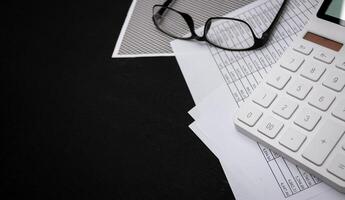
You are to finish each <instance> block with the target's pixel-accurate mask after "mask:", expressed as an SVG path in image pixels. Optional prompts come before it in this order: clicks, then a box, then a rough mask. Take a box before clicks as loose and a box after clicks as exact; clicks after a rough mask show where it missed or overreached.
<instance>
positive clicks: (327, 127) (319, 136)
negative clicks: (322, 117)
mask: <svg viewBox="0 0 345 200" xmlns="http://www.w3.org/2000/svg"><path fill="white" fill-rule="evenodd" d="M344 131H345V128H344V127H343V126H340V125H338V124H336V123H334V122H332V121H327V122H326V123H325V124H324V125H323V126H322V127H321V128H320V130H319V131H318V132H317V133H316V135H315V136H314V138H313V139H312V140H311V142H310V143H309V144H308V146H307V147H306V149H305V150H304V152H303V154H302V155H303V157H304V158H306V159H307V160H309V161H310V162H312V163H314V164H315V165H318V166H321V165H322V164H323V162H324V161H325V160H326V158H327V156H328V155H329V154H330V152H331V151H332V149H333V148H334V146H335V145H336V144H337V142H338V141H339V139H340V138H341V136H342V135H343V134H344Z"/></svg>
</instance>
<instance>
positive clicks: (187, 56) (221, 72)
mask: <svg viewBox="0 0 345 200" xmlns="http://www.w3.org/2000/svg"><path fill="white" fill-rule="evenodd" d="M281 2H282V1H280V0H270V1H263V0H259V1H257V2H255V3H253V4H250V5H248V6H246V7H244V8H242V9H239V10H237V11H235V12H233V13H231V14H229V15H228V17H236V18H240V19H243V20H245V21H247V22H248V23H249V24H250V25H251V26H252V27H253V29H254V32H255V33H256V35H258V36H260V35H261V33H262V32H263V31H265V30H266V29H267V27H268V26H269V25H270V23H271V21H272V19H273V18H274V16H275V14H276V13H277V10H278V9H279V7H280V4H281ZM318 3H319V1H317V0H290V1H288V3H287V7H286V8H285V9H284V12H283V14H282V16H281V17H280V20H279V22H278V24H277V26H276V27H275V30H274V32H273V35H272V37H271V39H270V41H269V44H268V45H266V46H265V47H264V48H262V49H260V50H253V51H246V52H232V51H224V50H221V49H219V48H214V47H212V46H210V45H208V44H201V43H196V42H188V41H178V40H176V41H174V42H172V43H171V44H172V47H173V50H174V53H175V55H176V58H177V60H178V62H179V65H180V67H181V70H182V72H183V75H184V77H185V79H186V82H187V84H188V87H189V89H190V91H191V93H192V96H193V98H194V101H195V102H196V104H197V109H196V110H197V112H198V116H200V118H199V117H198V119H196V122H195V123H194V124H193V125H191V128H193V130H194V131H195V132H198V133H200V132H202V135H204V136H205V137H204V140H205V138H208V139H207V140H206V141H205V143H206V144H207V143H210V141H212V142H211V143H212V144H213V145H212V146H213V147H215V148H213V149H218V150H216V152H217V153H216V155H217V154H218V155H217V156H218V158H219V159H220V160H221V163H222V165H223V168H224V170H225V172H228V173H229V174H230V175H229V176H228V180H229V183H230V184H231V186H232V188H233V191H234V194H235V196H236V197H243V196H240V194H241V193H240V192H236V189H234V188H238V190H241V186H242V188H247V189H249V187H246V186H248V185H253V183H255V181H257V180H259V182H257V187H258V188H260V183H262V185H261V189H264V188H265V187H272V188H271V190H270V191H266V190H263V191H265V192H263V193H261V194H262V196H260V195H258V194H246V195H247V197H262V198H265V196H266V197H267V196H271V197H273V198H276V199H306V198H311V197H312V196H316V195H317V196H319V197H320V192H321V193H322V192H325V191H330V192H329V193H327V194H328V195H335V196H337V195H338V193H337V192H335V191H334V190H333V189H331V188H329V187H328V186H326V185H325V184H323V183H322V182H321V181H320V180H319V179H317V178H316V177H314V176H312V175H311V174H309V173H306V172H305V171H303V170H301V169H300V168H298V167H296V166H295V165H293V164H291V163H289V162H288V161H286V160H285V159H284V158H282V157H281V156H280V155H278V154H276V153H275V152H273V151H271V150H270V149H268V148H265V147H264V146H262V145H260V144H257V143H254V142H252V141H250V140H249V139H248V138H245V139H244V138H243V137H244V136H242V135H241V136H240V133H238V132H237V131H236V130H234V127H232V126H225V127H224V126H221V124H219V121H221V120H219V121H218V120H217V118H219V116H217V115H212V112H213V113H215V112H214V110H216V108H214V110H209V111H208V112H207V106H203V107H201V106H199V104H200V103H202V104H206V103H204V102H203V100H204V99H205V97H206V96H208V95H209V94H210V93H212V91H214V90H216V88H218V87H219V86H222V85H223V86H225V87H226V88H227V89H226V93H227V94H228V95H229V96H231V101H230V100H229V101H228V103H229V102H233V103H234V104H235V107H234V108H232V110H231V109H230V110H227V111H229V113H230V114H231V113H233V112H234V109H235V108H236V107H238V106H240V105H241V102H243V101H244V100H245V99H246V98H247V97H248V96H249V95H250V94H251V93H252V91H253V90H254V89H255V88H256V86H257V85H258V84H259V83H260V81H261V80H262V79H263V78H264V77H265V76H266V74H267V73H268V72H269V71H270V69H271V68H272V65H273V64H274V63H275V62H276V61H277V60H278V59H279V58H280V56H281V55H282V54H283V53H284V51H285V49H286V48H287V47H288V46H289V44H291V42H292V41H293V39H294V37H295V36H296V35H297V33H298V32H299V31H301V30H302V29H303V27H304V26H305V24H306V23H307V22H308V20H309V18H310V17H311V16H312V14H313V13H314V12H315V9H316V7H317V6H318ZM240 31H241V30H236V28H231V30H230V29H227V28H226V26H219V32H222V33H224V37H223V39H222V42H227V40H230V39H231V40H236V41H237V42H238V43H239V44H241V43H243V42H245V41H244V40H241V32H240ZM197 33H199V34H201V33H202V29H201V30H198V31H197ZM215 101H216V100H214V102H212V103H214V104H217V103H216V102H215ZM219 101H220V100H219ZM220 104H221V103H218V105H219V106H220ZM206 105H208V106H209V105H210V104H206ZM209 107H212V106H209ZM205 110H206V111H205ZM223 110H224V109H223ZM219 112H221V110H219ZM219 112H218V114H219ZM205 113H207V114H205ZM205 116H206V117H205ZM207 116H208V117H207ZM210 116H212V118H211V117H210ZM224 116H226V117H230V118H228V122H227V123H226V122H224V121H223V122H224V123H226V124H229V123H232V121H231V117H232V115H226V114H225V113H224ZM203 119H204V120H203ZM212 119H213V120H212ZM201 122H203V123H201ZM210 122H214V124H212V123H210ZM211 125H213V126H211ZM217 126H218V127H222V128H224V129H223V130H220V129H217V130H218V132H217V131H216V130H213V129H212V127H217ZM238 137H241V139H239V138H238ZM239 141H242V142H244V141H245V142H246V144H244V143H240V145H235V144H234V143H236V142H239ZM219 149H221V150H219ZM234 151H235V152H241V151H243V152H244V153H243V154H245V157H246V158H245V160H246V159H249V160H255V161H256V162H254V163H250V164H254V165H255V167H253V166H252V167H250V165H246V164H248V162H246V161H245V160H243V158H242V159H240V160H241V161H240V162H238V163H235V164H234V163H231V162H234V160H236V159H237V160H239V157H240V156H239V155H238V153H237V154H234V153H233V152H234ZM258 157H260V158H258ZM230 158H231V159H230ZM229 163H230V164H229ZM229 165H230V166H231V167H229V168H227V166H229ZM224 166H225V167H224ZM242 168H245V169H246V172H245V173H246V174H251V175H252V176H251V177H247V178H248V179H245V178H242V179H241V178H237V180H236V181H233V179H234V177H236V173H237V172H238V171H240V169H242ZM235 169H237V171H236V170H235ZM260 172H261V173H262V174H258V173H260ZM263 174H264V176H263ZM229 177H230V178H229ZM249 180H251V182H249ZM232 182H234V183H236V186H234V185H233V184H232ZM248 182H249V183H248ZM239 185H241V186H239ZM233 186H234V187H233ZM274 188H275V189H274ZM266 189H267V188H266ZM254 191H255V192H258V191H257V190H254ZM266 192H267V193H266ZM272 192H274V194H272ZM236 193H237V194H238V195H236ZM249 193H250V192H249ZM279 197H281V198H279ZM326 197H330V196H326ZM333 197H334V196H333ZM244 198H245V197H244ZM341 198H344V196H341ZM257 199H259V198H257Z"/></svg>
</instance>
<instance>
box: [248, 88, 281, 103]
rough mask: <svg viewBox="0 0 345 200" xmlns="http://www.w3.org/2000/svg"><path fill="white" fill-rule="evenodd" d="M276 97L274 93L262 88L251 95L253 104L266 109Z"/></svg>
mask: <svg viewBox="0 0 345 200" xmlns="http://www.w3.org/2000/svg"><path fill="white" fill-rule="evenodd" d="M276 97H277V94H276V93H274V92H272V91H271V90H268V89H267V88H264V87H262V88H260V89H259V90H256V91H255V94H254V95H253V102H254V103H256V104H258V105H260V106H262V107H264V108H268V107H269V106H270V105H271V104H272V102H273V100H274V99H275V98H276Z"/></svg>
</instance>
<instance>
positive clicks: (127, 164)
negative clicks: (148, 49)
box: [0, 1, 233, 200]
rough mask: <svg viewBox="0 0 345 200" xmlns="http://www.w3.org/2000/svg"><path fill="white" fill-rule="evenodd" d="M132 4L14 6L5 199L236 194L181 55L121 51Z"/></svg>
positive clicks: (5, 58) (10, 10) (5, 57)
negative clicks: (213, 148)
mask: <svg viewBox="0 0 345 200" xmlns="http://www.w3.org/2000/svg"><path fill="white" fill-rule="evenodd" d="M130 3H131V1H126V2H125V1H122V2H120V1H102V2H99V1H78V2H77V1H73V2H66V3H65V2H61V1H57V2H51V1H42V2H41V3H35V4H33V2H31V1H27V2H21V3H19V2H16V1H14V2H11V3H9V4H8V5H7V6H4V7H3V8H4V9H5V10H7V14H8V18H7V19H8V20H7V22H5V24H4V26H3V27H2V31H1V32H2V33H3V34H4V37H2V38H4V39H5V43H6V44H8V46H7V45H5V46H3V51H5V52H6V53H5V54H2V55H1V63H2V64H1V68H2V73H1V75H2V76H3V80H4V83H3V86H4V90H3V91H4V93H5V94H4V95H3V98H4V99H5V103H3V104H2V109H3V111H2V112H1V113H2V115H3V119H5V125H4V126H3V128H2V131H1V143H2V144H1V156H0V158H1V163H2V164H1V165H2V167H1V168H2V170H1V182H2V183H3V184H5V187H1V188H0V191H1V192H0V193H1V196H2V199H4V197H8V199H19V197H26V198H27V197H32V198H33V199H70V198H71V199H118V200H120V199H159V200H161V199H188V200H190V199H212V200H216V199H227V200H229V199H232V198H233V196H232V193H231V189H230V187H229V186H228V183H227V180H226V177H225V175H224V174H223V171H222V169H221V166H220V165H219V163H218V160H217V158H216V157H215V156H214V155H213V154H212V153H211V152H210V151H209V150H208V149H207V147H206V146H205V145H204V144H203V143H202V142H201V141H200V140H199V139H198V138H197V137H196V136H195V135H194V134H193V133H192V131H190V130H189V129H188V125H189V123H191V122H192V119H191V117H189V116H188V114H187V113H186V112H187V111H188V110H189V109H190V108H192V107H193V105H194V103H193V101H192V97H191V95H190V93H189V91H188V88H187V85H186V83H185V81H184V79H183V76H182V74H181V72H180V70H179V67H178V65H177V62H176V60H175V58H173V57H171V58H138V59H112V58H111V54H112V51H113V48H114V46H115V41H116V39H117V37H118V35H119V33H120V29H121V26H122V23H123V21H124V19H125V16H126V13H127V10H128V8H129V6H130ZM5 47H6V48H5Z"/></svg>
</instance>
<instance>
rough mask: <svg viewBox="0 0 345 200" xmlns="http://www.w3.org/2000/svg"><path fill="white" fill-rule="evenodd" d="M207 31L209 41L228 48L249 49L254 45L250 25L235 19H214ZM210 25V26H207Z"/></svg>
mask: <svg viewBox="0 0 345 200" xmlns="http://www.w3.org/2000/svg"><path fill="white" fill-rule="evenodd" d="M208 24H210V25H209V28H208V29H207V30H206V31H205V37H206V38H207V40H208V42H210V43H212V44H213V45H216V46H218V47H222V48H226V49H247V48H250V47H252V46H253V45H254V42H255V41H254V36H253V34H252V31H251V29H250V27H249V26H248V25H247V24H246V23H244V22H242V21H237V20H233V19H212V20H211V21H209V22H208ZM206 27H208V26H206Z"/></svg>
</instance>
